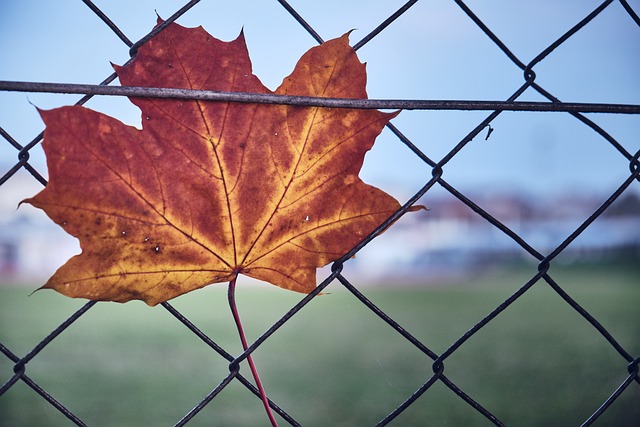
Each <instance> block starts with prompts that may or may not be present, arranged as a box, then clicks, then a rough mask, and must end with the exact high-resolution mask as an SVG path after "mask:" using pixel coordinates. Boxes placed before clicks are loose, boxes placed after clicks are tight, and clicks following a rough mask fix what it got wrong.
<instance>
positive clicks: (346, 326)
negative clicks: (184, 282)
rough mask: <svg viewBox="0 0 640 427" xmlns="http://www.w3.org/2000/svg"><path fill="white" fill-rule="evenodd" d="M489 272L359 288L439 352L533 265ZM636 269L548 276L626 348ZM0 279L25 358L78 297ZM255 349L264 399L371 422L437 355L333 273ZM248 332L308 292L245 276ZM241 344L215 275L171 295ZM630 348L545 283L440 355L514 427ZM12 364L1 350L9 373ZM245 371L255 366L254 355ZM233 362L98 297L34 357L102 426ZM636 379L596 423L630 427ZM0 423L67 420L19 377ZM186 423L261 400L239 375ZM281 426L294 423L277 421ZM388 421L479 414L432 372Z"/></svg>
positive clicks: (578, 396) (7, 334)
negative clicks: (322, 289) (455, 279)
mask: <svg viewBox="0 0 640 427" xmlns="http://www.w3.org/2000/svg"><path fill="white" fill-rule="evenodd" d="M535 271H536V270H535V266H531V267H522V266H521V267H518V268H509V269H503V270H496V271H493V272H491V273H485V274H481V275H476V276H475V277H473V278H472V279H468V280H461V281H460V283H455V284H448V285H446V286H433V285H431V286H424V287H416V286H413V287H403V286H396V287H394V286H393V285H392V284H390V285H389V286H388V287H385V288H375V289H365V291H364V292H365V294H366V295H367V297H369V298H370V299H371V300H372V301H373V302H374V303H376V304H377V305H378V306H379V307H381V308H382V309H383V310H384V311H385V312H387V313H388V314H389V315H391V316H392V317H393V318H394V319H395V320H396V321H398V322H399V323H400V324H401V325H402V326H403V327H404V328H405V329H407V330H408V331H409V332H410V333H412V334H413V335H414V336H416V337H417V338H418V339H420V340H421V341H422V342H423V343H424V344H425V345H427V346H428V347H429V348H430V349H431V350H433V351H434V352H436V353H441V352H443V351H444V350H446V349H447V348H448V347H449V346H450V345H451V344H452V343H453V342H454V341H455V340H456V339H457V338H458V337H460V336H461V335H462V334H464V333H465V332H466V331H467V330H468V329H469V328H470V327H471V326H473V324H474V323H476V322H477V321H479V320H480V319H482V318H483V317H484V316H485V315H486V314H487V313H489V312H490V311H491V310H492V309H493V308H495V307H496V306H497V305H498V304H500V303H501V302H502V301H504V299H506V298H507V297H508V296H509V295H510V294H512V293H513V292H514V291H515V290H516V289H517V288H518V287H520V286H521V285H522V284H524V283H525V282H526V281H527V280H528V278H529V277H531V276H532V275H533V274H534V273H535ZM639 272H640V269H639V268H638V267H637V265H635V264H626V265H616V266H612V265H609V266H591V267H586V266H580V267H576V266H572V267H563V268H556V267H554V268H552V270H550V274H551V275H552V277H554V278H555V279H556V280H557V281H558V282H559V283H560V284H561V285H562V286H563V288H564V289H565V290H566V291H567V292H568V293H569V294H570V295H571V296H572V297H573V298H575V299H576V300H577V301H578V302H579V303H580V304H581V305H582V306H583V307H584V308H586V309H587V310H588V311H589V312H590V313H592V314H593V315H594V316H595V317H596V318H597V319H598V320H599V321H600V322H601V323H602V324H603V325H604V326H605V327H606V328H607V329H608V330H609V331H610V332H611V333H612V334H613V335H614V337H615V338H616V339H617V340H618V341H619V342H620V344H621V345H622V346H623V347H624V348H625V349H626V350H627V351H629V352H630V353H631V354H632V355H634V356H638V355H639V354H640V280H638V277H639V274H638V273H639ZM30 291H31V289H28V288H24V287H23V288H19V287H8V286H3V287H0V342H1V343H2V344H4V345H5V346H6V347H8V348H9V349H10V350H11V351H13V352H14V353H16V354H17V355H19V356H21V357H22V356H23V355H24V354H26V353H27V352H28V351H30V350H31V348H33V346H35V345H36V344H37V343H38V342H39V341H40V340H41V339H42V338H43V337H44V336H46V335H47V334H48V333H49V332H50V331H51V330H52V329H54V328H55V327H56V326H57V325H58V324H60V322H62V321H63V320H65V319H66V318H67V317H68V316H69V315H70V314H71V313H73V312H74V311H75V310H76V309H78V308H79V307H81V306H82V305H83V304H84V302H83V301H79V300H70V299H67V298H65V297H62V296H60V295H58V294H56V293H54V292H52V291H42V292H37V293H35V294H34V295H32V296H28V295H29V292H30ZM327 291H328V292H330V293H329V294H327V295H323V296H321V297H319V298H316V299H315V300H314V301H312V302H311V304H309V305H308V306H306V307H305V308H304V309H303V310H302V311H301V312H300V313H298V315H296V316H295V317H294V318H293V319H292V320H291V321H290V322H288V323H286V324H285V325H284V326H283V327H282V328H281V329H280V330H279V331H277V332H276V333H275V334H274V335H273V336H272V337H271V338H270V339H268V340H267V341H266V342H265V343H264V345H263V346H261V347H260V348H259V349H258V350H257V352H256V353H255V354H254V358H255V361H256V364H257V366H258V369H259V371H260V375H261V377H262V380H263V383H264V385H265V388H266V390H267V393H268V395H269V397H270V398H272V399H273V400H274V401H275V402H277V403H278V404H279V405H280V406H281V407H282V408H283V409H285V410H286V411H287V412H288V413H290V414H291V415H292V416H293V417H294V418H295V419H297V420H298V421H299V422H300V423H302V424H303V425H305V426H367V425H374V424H375V423H377V422H378V421H379V420H380V419H382V418H383V417H384V416H386V414H388V413H389V412H391V411H392V410H393V409H394V408H395V407H396V406H397V405H399V404H400V403H401V402H402V401H404V400H405V399H406V398H407V397H408V396H410V395H411V394H412V393H413V392H414V391H415V390H416V389H418V388H419V387H420V386H421V385H422V384H423V383H424V382H426V381H427V380H428V379H429V378H430V376H431V374H432V369H431V360H430V359H429V358H428V357H426V356H425V355H424V354H422V353H421V352H420V351H418V350H417V349H416V348H415V347H413V346H412V345H411V344H409V343H408V342H406V341H405V340H404V339H403V338H402V337H400V335H398V334H397V333H396V332H395V331H393V330H392V329H391V328H389V327H388V326H387V325H386V324H385V323H384V322H382V321H381V320H380V319H379V318H378V317H377V316H375V315H374V314H373V313H371V312H370V311H369V310H368V309H366V308H365V307H363V306H362V304H360V303H359V301H358V300H356V299H355V298H354V297H353V296H352V295H351V294H350V293H348V292H346V291H345V290H343V289H342V288H341V287H340V285H339V284H337V283H334V284H332V285H331V286H330V287H329V288H328V289H327ZM237 298H238V305H239V309H240V311H241V315H242V316H243V321H244V324H245V328H246V330H247V335H248V338H249V340H252V339H255V338H257V337H258V336H259V335H260V334H261V333H262V332H263V331H264V330H266V329H267V328H268V327H269V326H270V325H271V324H272V323H273V322H274V321H275V320H276V319H278V318H279V317H281V316H282V315H283V314H284V313H285V312H286V311H287V310H288V309H289V308H290V307H291V306H293V305H294V304H295V303H296V302H297V301H299V300H300V299H301V295H299V294H295V293H291V292H286V291H282V290H280V289H277V288H275V287H272V286H260V287H255V286H251V287H246V288H242V282H239V288H238V294H237ZM172 304H173V305H174V306H175V307H176V308H178V309H179V310H180V311H181V312H182V313H183V314H185V315H186V316H187V317H188V318H189V319H191V320H192V321H193V322H194V323H195V324H196V325H197V326H198V327H200V328H201V329H202V330H203V331H204V332H205V333H207V334H208V335H209V336H210V337H211V338H212V339H213V340H214V341H216V342H217V343H219V344H220V345H221V346H223V347H224V348H225V349H227V351H229V352H231V353H232V354H238V353H240V352H241V348H240V344H239V339H238V337H237V333H236V331H235V327H234V325H233V323H232V318H231V315H230V312H229V308H228V306H227V304H226V287H225V286H224V285H218V286H212V287H209V288H206V289H203V290H201V291H197V292H194V293H192V294H189V295H185V296H183V297H180V298H178V299H176V300H174V301H173V302H172ZM626 365H627V363H626V361H625V360H624V359H623V358H622V357H620V355H619V354H617V353H616V352H615V351H614V350H613V349H612V348H611V346H610V345H609V344H608V343H607V342H606V341H605V340H604V338H603V337H602V336H600V335H599V334H598V333H597V332H596V331H595V329H593V327H591V326H590V325H589V324H588V323H587V322H586V321H584V320H583V319H582V318H581V317H580V316H579V315H578V314H577V313H576V312H575V311H574V310H573V309H571V308H570V307H569V306H568V305H567V304H566V303H564V302H563V301H562V300H561V299H560V298H559V297H558V296H557V294H555V292H553V290H551V288H550V287H549V286H548V285H546V283H543V282H540V283H537V284H536V285H535V286H534V288H533V289H531V290H530V291H529V292H527V293H526V294H525V295H524V297H523V298H521V299H520V300H518V301H516V302H515V303H514V304H513V305H512V306H511V307H509V308H508V309H507V310H506V311H505V312H503V313H502V314H501V315H500V316H498V318H496V319H495V320H494V321H493V322H491V323H490V324H489V325H488V326H487V327H486V328H484V329H482V330H481V331H480V332H479V333H478V334H476V335H475V336H473V337H472V338H470V339H469V340H468V341H467V342H466V343H465V344H464V345H463V346H462V347H461V348H460V349H459V350H458V351H456V352H455V353H454V354H453V355H451V356H450V357H449V358H448V359H446V361H445V375H447V377H448V378H449V379H451V380H452V381H453V382H454V383H455V384H456V385H457V386H458V387H460V388H461V389H462V390H463V391H464V392H465V393H467V394H468V395H470V396H471V397H473V398H474V399H475V400H476V401H477V402H479V403H480V404H481V405H483V406H484V407H485V408H487V409H488V410H490V411H491V412H492V413H494V414H495V415H496V416H497V417H498V418H499V419H500V420H501V421H503V422H504V423H505V424H506V425H508V426H542V425H544V426H570V425H580V423H582V422H583V421H584V420H585V419H586V418H587V417H588V416H589V415H590V414H591V413H592V412H593V411H594V410H595V409H596V408H597V407H598V406H599V405H600V404H601V403H602V402H603V401H604V400H605V399H606V398H607V397H608V396H609V395H610V394H611V393H612V392H613V391H614V390H615V389H616V387H617V386H618V385H619V384H620V383H621V382H622V381H623V380H624V378H625V377H626V374H627V370H626ZM12 369H13V366H12V363H10V362H9V361H8V360H7V359H6V358H4V357H2V361H1V362H0V381H2V382H3V383H4V382H5V381H6V380H8V379H9V378H10V377H11V375H12V373H13V370H12ZM241 372H242V373H243V374H244V375H246V376H247V377H250V373H249V370H248V367H247V366H244V365H243V368H242V370H241ZM227 373H228V363H227V362H226V361H225V360H224V359H222V358H221V357H219V356H217V354H215V353H214V352H212V351H211V350H210V349H209V348H208V347H207V346H206V345H205V344H204V343H202V342H201V341H199V340H198V339H197V338H196V337H195V336H194V335H193V334H191V333H190V332H189V331H188V330H187V329H186V328H185V327H184V326H183V325H182V324H181V323H179V322H178V321H177V320H176V319H175V318H173V316H171V315H170V314H169V313H168V312H167V311H166V310H165V309H164V308H162V307H154V308H149V307H147V306H146V305H144V304H142V303H129V304H124V305H119V304H114V303H100V304H97V305H96V306H94V307H93V308H92V309H91V310H89V312H88V313H86V314H85V315H84V316H83V317H82V318H81V319H80V320H79V321H78V322H77V323H75V324H73V325H72V326H71V327H70V328H69V329H68V330H66V331H65V332H64V333H62V335H60V336H59V337H58V338H57V339H56V340H54V341H53V343H52V344H50V345H49V346H47V347H46V348H45V349H44V350H42V352H41V353H40V354H39V355H38V356H37V357H36V358H35V359H34V360H32V361H31V362H30V363H29V364H28V365H27V374H28V375H29V376H30V377H31V378H32V379H33V380H34V381H36V382H37V383H38V384H40V385H41V386H42V387H43V388H44V389H45V390H46V391H47V392H49V393H50V394H51V395H52V396H54V397H55V398H56V399H58V400H59V401H60V402H61V403H62V404H64V405H65V406H67V407H68V408H69V409H70V410H72V411H73V412H74V413H76V414H77V415H78V416H79V417H80V418H81V419H83V420H84V421H85V422H86V423H88V424H89V425H93V426H131V425H153V426H163V425H167V426H169V425H173V424H174V423H175V422H177V421H178V420H179V419H180V418H181V417H182V416H183V415H184V414H185V413H186V412H188V411H189V410H190V409H191V408H192V407H193V406H195V405H196V404H197V403H198V402H199V401H200V400H201V399H202V398H203V397H204V396H205V395H206V394H207V393H208V392H209V391H210V390H211V389H213V388H214V387H215V386H216V385H217V384H218V383H219V382H220V381H221V380H222V379H223V378H224V377H225V376H226V375H227ZM638 420H640V386H638V384H637V383H632V384H631V385H630V387H629V388H628V389H627V391H626V392H625V393H624V394H623V395H622V396H621V398H620V399H619V400H618V401H616V403H614V405H613V406H612V407H611V409H610V410H609V411H608V412H606V413H605V414H604V415H603V416H602V417H601V418H600V420H599V421H598V422H597V423H596V424H595V425H596V426H598V425H600V426H637V425H638V424H637V423H638ZM0 425H2V426H16V427H22V426H63V425H71V423H69V422H67V421H66V419H65V418H64V417H63V416H62V415H60V414H59V413H58V412H57V410H55V409H54V408H52V407H51V406H50V405H48V404H47V403H46V402H45V401H44V400H43V399H42V398H40V397H39V396H38V395H36V394H35V393H34V392H33V391H32V390H31V389H30V388H29V387H28V386H26V385H25V384H24V383H22V382H19V383H18V384H16V385H15V386H14V387H13V388H11V389H10V390H9V391H8V392H7V393H5V394H4V395H2V396H0ZM188 425H190V426H256V425H267V418H266V416H265V414H264V410H263V408H262V407H261V402H260V401H259V400H258V399H257V398H256V397H254V396H253V395H251V394H250V393H249V392H248V391H247V390H246V389H245V388H244V387H243V386H242V385H240V384H239V383H237V382H233V383H232V384H231V385H230V386H229V387H228V388H226V389H225V390H224V391H223V392H222V393H221V394H220V395H219V396H218V397H217V398H216V399H214V400H213V402H212V403H211V404H210V405H208V406H207V407H206V408H205V409H204V410H203V411H202V412H201V413H200V414H198V415H197V416H196V417H195V418H194V419H193V420H192V422H191V423H189V424H188ZM281 425H286V424H285V423H284V422H282V423H281ZM392 425H398V426H431V425H433V426H485V425H491V424H490V423H489V422H488V421H487V420H486V419H485V418H484V417H483V416H482V415H480V414H479V413H477V412H476V411H474V410H473V409H472V408H471V407H470V406H469V405H467V404H466V403H465V402H463V401H462V400H460V399H459V398H458V397H457V396H456V395H455V394H454V393H453V392H451V391H450V390H449V389H448V388H447V387H445V386H444V385H443V384H442V383H440V382H437V383H436V384H435V385H434V386H433V387H432V388H431V389H429V390H428V391H427V392H426V393H425V394H424V395H422V396H421V397H420V398H419V399H418V400H417V401H416V403H415V404H414V405H413V406H411V407H410V408H409V409H408V410H407V411H405V412H404V413H403V414H402V415H400V416H399V417H398V418H397V419H396V421H395V422H393V423H392Z"/></svg>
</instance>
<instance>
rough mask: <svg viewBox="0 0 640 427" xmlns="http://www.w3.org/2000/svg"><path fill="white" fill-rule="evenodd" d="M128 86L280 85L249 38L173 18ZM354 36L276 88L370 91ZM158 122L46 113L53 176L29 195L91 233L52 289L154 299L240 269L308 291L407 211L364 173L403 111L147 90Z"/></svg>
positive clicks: (78, 111)
mask: <svg viewBox="0 0 640 427" xmlns="http://www.w3.org/2000/svg"><path fill="white" fill-rule="evenodd" d="M115 68H116V71H117V73H118V76H119V78H120V81H121V83H122V84H123V85H126V86H148V87H172V88H188V89H206V90H218V91H235V92H251V93H270V91H269V90H268V89H267V88H266V87H264V86H263V85H262V83H260V81H259V80H258V78H257V77H256V76H254V75H253V74H252V71H251V62H250V60H249V56H248V52H247V49H246V46H245V42H244V38H243V36H242V34H241V35H240V36H239V37H238V38H237V39H236V40H234V41H232V42H222V41H219V40H217V39H215V38H213V37H212V36H210V35H209V34H207V33H206V32H205V31H204V30H203V29H202V28H201V27H200V28H193V29H187V28H183V27H181V26H179V25H177V24H171V25H170V26H169V27H167V29H165V30H164V31H162V32H161V33H159V34H158V35H157V36H156V37H155V38H153V39H152V40H151V41H150V42H148V43H147V44H145V45H144V46H142V47H141V48H140V50H139V52H138V54H137V56H136V58H135V59H134V60H133V61H132V62H131V63H129V64H128V65H126V66H123V67H115ZM365 83H366V73H365V66H364V64H362V63H360V61H359V60H358V58H357V56H356V54H355V52H354V51H353V49H352V48H351V47H350V46H349V44H348V35H344V36H342V37H340V38H338V39H335V40H331V41H328V42H326V43H324V44H322V45H320V46H318V47H315V48H312V49H311V50H309V51H308V52H307V53H305V54H304V55H303V57H302V58H301V59H300V61H299V62H298V64H297V65H296V67H295V70H294V71H293V73H292V74H291V75H290V76H289V77H287V78H285V80H284V82H283V83H282V85H281V86H280V87H279V88H278V89H277V91H276V92H275V93H278V94H289V95H306V96H317V97H341V98H366V91H365ZM131 101H132V102H133V103H134V104H136V105H137V106H138V107H139V108H140V109H141V110H142V122H143V128H142V130H138V129H135V128H133V127H129V126H126V125H124V124H122V123H121V122H119V121H117V120H115V119H113V118H111V117H108V116H106V115H103V114H101V113H97V112H94V111H92V110H89V109H86V108H83V107H63V108H58V109H55V110H50V111H41V112H40V113H41V115H42V118H43V120H44V122H45V124H46V130H45V135H44V142H43V147H44V150H45V152H46V155H47V163H48V168H49V176H50V182H49V184H48V185H47V187H46V188H45V189H44V190H42V191H41V192H40V193H39V194H37V195H36V196H35V197H33V198H31V199H28V200H26V202H28V203H31V204H32V205H34V206H36V207H38V208H41V209H43V210H44V211H45V212H46V213H47V215H49V217H51V219H52V220H53V221H55V222H56V223H58V224H59V225H61V226H62V227H63V228H64V229H65V230H66V231H67V232H68V233H70V234H72V235H73V236H75V237H77V238H78V239H79V240H80V245H81V248H82V253H81V254H80V255H77V256H75V257H73V258H71V259H70V260H69V261H68V262H67V263H66V264H65V265H64V266H62V267H61V268H60V269H59V270H58V271H57V272H56V273H55V274H54V275H53V276H52V277H51V278H50V279H49V281H48V282H47V283H46V284H45V285H44V286H43V288H52V289H55V290H57V291H58V292H61V293H63V294H65V295H67V296H71V297H82V298H88V299H92V300H109V301H119V302H124V301H129V300H132V299H140V300H144V301H145V302H146V303H147V304H149V305H155V304H158V303H160V302H164V301H166V300H169V299H171V298H173V297H176V296H178V295H180V294H183V293H186V292H189V291H191V290H194V289H197V288H201V287H203V286H206V285H208V284H211V283H217V282H223V281H229V280H231V279H233V278H235V277H236V276H237V275H238V274H245V275H247V276H251V277H254V278H257V279H261V280H265V281H267V282H270V283H272V284H274V285H276V286H280V287H282V288H286V289H291V290H294V291H299V292H310V291H311V290H313V289H314V287H315V285H316V284H315V272H316V269H317V268H318V267H321V266H324V265H326V264H328V263H329V262H331V261H334V260H336V259H337V258H339V257H341V256H342V255H344V254H345V253H346V252H347V251H348V250H350V249H351V248H352V247H354V246H355V245H356V244H357V243H358V242H360V241H361V240H362V239H363V238H364V237H365V236H366V235H367V234H369V233H370V232H371V231H373V230H374V229H375V228H376V227H377V226H378V225H380V224H381V223H382V222H383V221H384V220H386V219H387V218H388V217H389V216H390V215H391V214H392V213H393V212H394V211H396V210H397V209H398V208H399V204H398V202H397V201H396V200H395V199H393V198H392V197H391V196H389V195H387V194H386V193H384V192H382V191H381V190H379V189H377V188H375V187H372V186H369V185H367V184H365V183H364V182H362V181H361V180H360V179H359V178H358V173H359V171H360V168H361V167H362V163H363V160H364V155H365V153H366V151H368V150H369V149H370V148H371V146H372V145H373V141H374V139H375V138H376V136H377V135H378V134H379V133H380V132H381V130H382V128H383V126H384V125H385V124H386V123H387V122H388V121H389V119H391V118H392V117H393V116H394V114H386V113H382V112H379V111H375V110H350V109H328V108H316V107H296V106H282V105H259V104H247V103H244V104H243V103H227V102H206V101H184V100H167V99H152V98H146V99H141V98H132V99H131Z"/></svg>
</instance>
